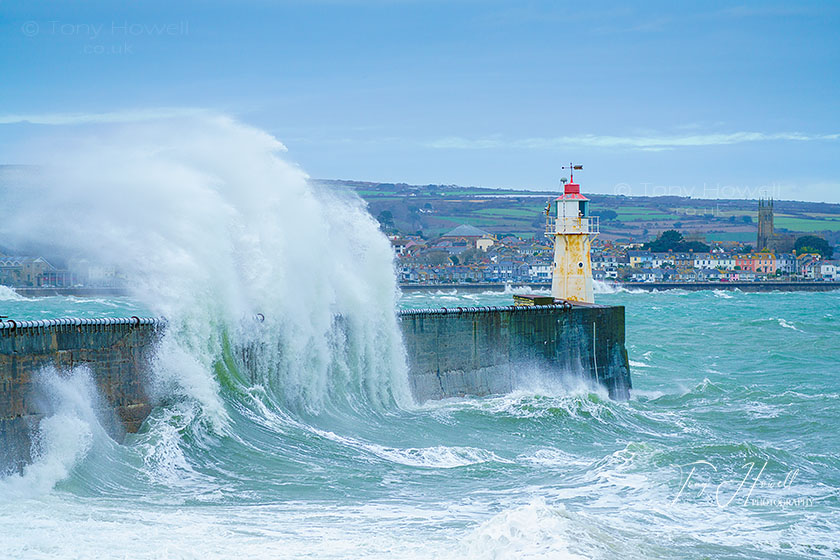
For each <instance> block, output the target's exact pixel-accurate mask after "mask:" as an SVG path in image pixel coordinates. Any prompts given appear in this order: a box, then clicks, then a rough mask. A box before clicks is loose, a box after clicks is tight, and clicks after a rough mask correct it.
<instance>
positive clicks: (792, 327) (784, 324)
mask: <svg viewBox="0 0 840 560" xmlns="http://www.w3.org/2000/svg"><path fill="white" fill-rule="evenodd" d="M776 320H777V321H778V323H779V326H780V327H784V328H786V329H791V330H794V331H798V332H802V331H801V330H800V329H798V328H796V327H795V326H794V325H791V324H790V323H788V322H787V321H785V320H784V319H782V318H779V319H776Z"/></svg>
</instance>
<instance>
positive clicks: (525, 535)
mask: <svg viewBox="0 0 840 560" xmlns="http://www.w3.org/2000/svg"><path fill="white" fill-rule="evenodd" d="M579 529H580V528H579V527H576V526H575V524H574V523H573V522H572V519H571V514H570V513H569V512H568V511H566V508H565V507H564V506H563V505H562V504H560V505H557V506H554V507H549V506H548V505H546V503H545V501H543V500H540V499H536V500H534V501H533V502H532V503H530V504H528V505H524V506H520V507H516V508H513V509H509V510H506V511H503V512H501V513H499V514H497V515H495V516H494V517H492V518H491V519H490V520H489V521H486V522H484V523H482V524H481V525H479V526H478V527H476V528H475V530H474V531H473V532H472V533H471V534H470V535H468V536H467V538H466V539H465V541H464V549H465V551H464V552H465V555H466V557H467V558H498V559H502V558H558V559H569V560H577V559H583V558H586V556H584V555H583V554H580V552H582V551H583V550H585V549H586V545H587V544H590V543H585V542H581V541H582V540H584V539H582V538H581V537H585V536H586V535H584V534H583V533H582V532H581V531H580V530H579Z"/></svg>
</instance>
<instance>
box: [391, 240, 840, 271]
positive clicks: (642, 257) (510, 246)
mask: <svg viewBox="0 0 840 560" xmlns="http://www.w3.org/2000/svg"><path fill="white" fill-rule="evenodd" d="M669 231H673V230H669ZM674 233H675V234H677V235H680V234H679V233H678V232H675V231H674ZM674 237H676V235H675V236H674ZM680 237H681V235H680ZM391 242H392V244H393V246H394V249H395V251H396V253H397V256H398V261H397V262H398V264H397V266H398V273H399V278H400V281H401V282H402V283H405V284H460V283H530V284H540V283H546V284H548V283H550V282H551V273H552V271H551V266H552V255H553V247H552V246H551V244H550V242H549V241H548V240H547V239H546V240H540V239H523V238H520V237H513V236H507V237H503V238H501V239H498V238H497V237H496V236H494V235H493V234H492V233H489V232H486V231H483V230H481V229H479V228H476V227H474V226H470V225H462V226H458V227H457V228H455V229H453V230H452V231H450V232H447V233H445V234H444V235H442V236H441V237H439V238H437V239H433V240H424V239H421V238H412V237H394V238H392V240H391ZM693 243H696V244H700V245H703V244H702V242H699V241H695V242H693ZM646 245H648V246H649V245H650V244H644V243H626V244H625V243H619V242H610V241H607V242H598V241H597V240H596V241H595V242H594V243H593V246H592V275H593V278H594V279H595V280H598V281H607V282H609V281H612V282H618V283H655V282H761V281H823V282H825V281H830V282H836V281H840V273H839V272H838V269H839V268H840V262H838V261H837V260H832V259H829V258H826V257H825V256H824V255H823V254H820V253H819V252H816V251H815V250H813V249H811V248H808V247H805V249H806V250H805V251H799V252H797V251H796V250H795V249H794V250H792V251H791V252H787V253H776V252H771V251H770V250H768V249H765V250H763V251H760V252H756V251H754V250H753V249H754V248H753V247H752V246H751V245H749V244H743V243H738V242H731V243H726V244H724V243H716V244H715V245H714V246H709V247H708V249H706V250H700V251H695V250H691V249H690V250H685V251H679V250H676V251H675V250H667V251H654V250H651V249H650V248H646V247H645V246H646ZM701 249H702V247H701Z"/></svg>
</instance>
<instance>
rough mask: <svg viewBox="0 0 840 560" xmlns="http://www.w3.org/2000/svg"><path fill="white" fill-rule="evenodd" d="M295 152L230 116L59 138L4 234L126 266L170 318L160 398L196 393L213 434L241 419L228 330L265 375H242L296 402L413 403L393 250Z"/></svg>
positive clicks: (299, 405) (32, 156) (43, 155)
mask: <svg viewBox="0 0 840 560" xmlns="http://www.w3.org/2000/svg"><path fill="white" fill-rule="evenodd" d="M284 149H285V148H284V147H283V145H282V144H281V143H280V142H279V141H278V140H276V139H275V138H273V137H271V136H270V135H268V134H266V133H264V132H262V131H259V130H256V129H254V128H251V127H248V126H245V125H243V124H240V123H237V122H235V121H233V120H231V119H229V118H226V117H221V116H198V117H191V118H187V119H175V120H171V119H170V120H159V121H152V122H146V123H137V124H132V125H124V126H116V125H114V126H105V127H97V128H96V129H95V130H81V131H78V132H77V133H74V134H73V135H66V136H63V137H60V138H51V139H50V140H49V141H44V142H42V143H41V144H39V145H37V146H35V147H34V148H32V147H30V153H29V154H28V157H27V158H26V159H27V160H28V161H36V162H39V163H41V164H42V165H41V166H40V167H39V168H38V171H37V173H33V174H31V175H30V176H29V177H28V179H27V181H26V183H27V184H26V185H25V189H24V191H23V192H25V193H26V196H23V197H18V198H16V200H15V201H14V203H13V204H9V205H4V206H3V208H6V209H7V211H6V212H2V211H0V213H2V216H0V217H2V226H0V229H2V231H3V233H4V234H5V235H6V236H7V238H8V239H10V241H11V242H13V243H15V244H17V245H18V246H25V245H26V244H27V243H34V242H37V241H42V240H44V239H50V240H55V242H56V244H57V245H58V249H60V251H61V252H62V253H63V254H64V255H67V256H68V257H76V256H84V257H86V258H90V259H93V260H95V261H96V262H102V263H107V264H109V265H113V266H115V267H116V269H117V270H118V271H119V273H120V274H121V275H124V277H125V278H126V279H127V282H128V284H129V286H130V288H131V290H132V292H133V294H134V296H135V297H136V298H138V299H139V300H140V301H141V302H142V303H143V305H144V306H145V307H146V308H148V309H150V310H151V311H152V312H153V313H154V314H156V315H160V316H165V317H166V318H167V321H168V326H167V330H166V334H165V336H164V339H163V340H162V342H161V344H160V347H159V349H158V355H157V358H156V359H155V364H154V373H155V375H154V383H153V387H152V389H153V390H154V394H155V396H156V397H157V400H158V402H167V401H171V400H173V399H175V400H177V399H182V398H188V399H194V400H196V401H197V402H199V403H200V405H201V407H202V410H203V416H204V418H203V421H204V422H206V423H207V425H208V428H210V429H211V430H217V431H218V430H222V431H223V430H224V426H225V425H226V424H227V414H226V411H225V404H224V398H223V397H222V396H221V393H220V386H219V383H218V379H217V378H216V375H215V369H214V366H215V365H216V364H218V362H219V360H220V359H221V357H222V355H223V352H224V345H225V340H227V342H228V344H229V345H230V347H231V352H230V353H231V356H233V357H234V358H235V364H234V367H236V368H249V369H250V371H248V372H247V375H237V376H234V377H233V378H232V379H236V380H238V381H239V382H241V381H244V380H247V382H248V383H255V384H260V385H263V386H264V387H266V388H267V389H268V391H269V394H270V396H271V398H273V399H277V400H278V401H279V402H280V403H282V404H283V406H286V407H289V408H292V409H295V410H299V411H305V412H307V413H314V414H317V413H318V412H319V411H321V410H323V409H324V407H325V406H326V405H327V403H331V402H335V403H336V406H342V405H341V404H340V402H339V401H341V402H359V401H361V402H364V403H365V406H373V407H381V406H390V405H391V404H394V403H396V404H408V403H409V402H410V396H409V392H408V389H407V383H406V380H405V360H404V356H403V353H402V348H401V341H400V335H399V331H398V328H397V324H396V317H395V313H394V311H395V306H396V298H397V289H396V280H395V276H394V274H393V256H392V251H391V248H390V244H389V243H388V240H387V239H386V238H385V237H384V235H382V234H381V233H380V231H379V229H378V226H377V223H376V222H375V220H373V219H372V218H371V217H370V215H369V214H368V213H367V211H366V209H365V207H364V203H363V202H362V201H361V200H360V199H359V198H358V197H356V196H355V195H351V194H350V193H337V192H330V191H327V190H324V189H319V188H316V187H315V186H313V185H312V184H311V183H310V181H308V178H307V176H306V175H305V173H304V172H303V171H301V170H300V169H299V168H298V167H296V166H294V165H292V164H289V163H287V162H286V161H284V160H283V159H281V158H280V157H279V154H280V153H281V152H282V151H284ZM254 317H260V321H256V320H254ZM245 355H248V356H250V360H249V361H248V363H247V364H246V363H245V361H244V360H242V357H243V356H245Z"/></svg>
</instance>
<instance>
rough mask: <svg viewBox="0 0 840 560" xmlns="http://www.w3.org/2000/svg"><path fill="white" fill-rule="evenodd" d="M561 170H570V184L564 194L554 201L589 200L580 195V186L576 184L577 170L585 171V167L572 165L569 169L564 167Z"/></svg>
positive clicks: (567, 184)
mask: <svg viewBox="0 0 840 560" xmlns="http://www.w3.org/2000/svg"><path fill="white" fill-rule="evenodd" d="M561 169H568V170H569V182H568V183H566V186H565V189H564V192H563V194H562V195H560V196H558V197H557V198H555V199H554V200H589V199H588V198H586V197H585V196H583V195H582V194H580V185H578V184H577V183H575V169H579V170H583V166H582V165H573V164H571V163H570V164H569V167H566V166H563V167H562V168H561Z"/></svg>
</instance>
